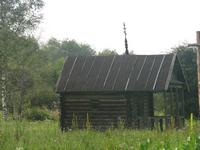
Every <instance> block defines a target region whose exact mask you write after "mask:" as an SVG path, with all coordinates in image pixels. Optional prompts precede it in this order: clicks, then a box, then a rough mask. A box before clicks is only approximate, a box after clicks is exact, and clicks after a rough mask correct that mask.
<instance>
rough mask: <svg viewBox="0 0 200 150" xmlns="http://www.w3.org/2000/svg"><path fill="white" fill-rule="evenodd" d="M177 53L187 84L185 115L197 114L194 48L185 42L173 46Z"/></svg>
mask: <svg viewBox="0 0 200 150" xmlns="http://www.w3.org/2000/svg"><path fill="white" fill-rule="evenodd" d="M173 52H176V53H177V56H178V58H179V60H180V63H181V65H182V68H183V72H184V75H185V77H186V80H187V83H188V85H189V92H186V95H185V96H186V98H185V111H186V115H188V116H189V114H190V113H194V114H195V115H196V116H197V115H198V95H197V62H196V61H197V59H196V50H194V49H193V48H189V47H188V46H187V44H183V45H180V46H178V47H175V48H173Z"/></svg>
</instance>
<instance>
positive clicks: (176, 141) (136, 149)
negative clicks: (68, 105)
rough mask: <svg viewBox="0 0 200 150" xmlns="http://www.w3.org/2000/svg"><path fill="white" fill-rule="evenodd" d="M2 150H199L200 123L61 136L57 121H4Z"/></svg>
mask: <svg viewBox="0 0 200 150" xmlns="http://www.w3.org/2000/svg"><path fill="white" fill-rule="evenodd" d="M0 149H2V150H62V149H64V150H65V149H66V150H157V149H158V150H199V149H200V122H197V121H192V124H191V122H189V123H187V126H186V127H185V128H183V129H179V130H176V129H169V130H165V131H163V132H161V131H158V130H156V129H155V130H152V131H151V130H133V129H108V130H106V131H103V132H102V131H95V130H93V129H85V130H72V131H67V132H61V131H60V129H59V123H58V122H57V121H49V120H47V121H41V122H38V121H37V122H29V121H13V120H9V121H6V122H5V121H1V122H0Z"/></svg>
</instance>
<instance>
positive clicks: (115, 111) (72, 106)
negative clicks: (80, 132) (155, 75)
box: [61, 92, 153, 129]
mask: <svg viewBox="0 0 200 150" xmlns="http://www.w3.org/2000/svg"><path fill="white" fill-rule="evenodd" d="M152 98H153V97H152V94H151V93H144V92H142V93H131V94H128V95H114V94H113V95H65V96H63V100H62V101H61V109H62V110H61V127H62V128H63V129H71V128H73V127H74V125H76V127H78V128H85V127H86V126H87V125H86V124H87V123H86V122H87V120H89V122H90V125H91V126H92V127H93V128H95V129H105V128H109V127H117V126H119V124H121V123H123V124H124V125H125V126H127V127H135V122H134V120H135V118H137V117H138V116H139V117H148V116H153V113H152V112H153V99H152Z"/></svg>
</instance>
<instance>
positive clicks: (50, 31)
mask: <svg viewBox="0 0 200 150" xmlns="http://www.w3.org/2000/svg"><path fill="white" fill-rule="evenodd" d="M44 1H45V7H44V9H43V11H42V12H43V13H44V19H43V23H42V24H41V25H40V26H39V28H38V33H37V35H36V36H37V37H38V38H40V40H41V41H43V42H46V41H47V40H48V39H49V38H51V37H55V38H57V39H59V40H63V39H75V40H76V41H77V42H79V43H87V44H89V45H91V47H92V48H94V49H95V50H96V51H102V50H103V49H105V48H109V49H115V50H116V51H117V52H118V53H120V54H121V53H123V52H124V51H125V48H124V34H123V22H125V23H126V26H127V38H128V44H129V50H133V51H134V52H135V53H136V54H158V53H163V52H166V51H169V50H170V48H171V47H175V46H177V45H179V44H181V43H183V42H190V43H194V42H195V36H196V34H195V32H196V31H197V30H200V0H44Z"/></svg>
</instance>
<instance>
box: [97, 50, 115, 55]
mask: <svg viewBox="0 0 200 150" xmlns="http://www.w3.org/2000/svg"><path fill="white" fill-rule="evenodd" d="M98 55H99V56H109V55H118V54H117V52H116V50H109V49H104V50H103V51H102V52H99V54H98Z"/></svg>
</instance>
